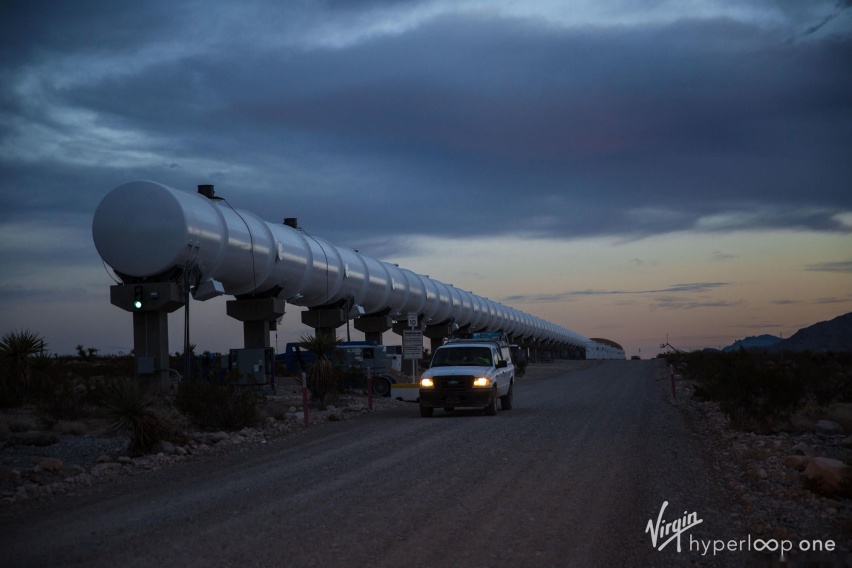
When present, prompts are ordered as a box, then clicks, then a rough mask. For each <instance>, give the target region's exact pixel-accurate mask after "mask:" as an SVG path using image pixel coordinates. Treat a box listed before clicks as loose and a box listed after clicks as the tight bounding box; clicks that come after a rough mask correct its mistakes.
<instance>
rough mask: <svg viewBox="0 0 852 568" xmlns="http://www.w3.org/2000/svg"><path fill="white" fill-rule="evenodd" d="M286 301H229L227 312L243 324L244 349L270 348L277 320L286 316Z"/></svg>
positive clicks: (250, 299)
mask: <svg viewBox="0 0 852 568" xmlns="http://www.w3.org/2000/svg"><path fill="white" fill-rule="evenodd" d="M284 307H285V303H284V300H279V299H278V298H242V299H237V300H228V302H227V303H226V304H225V310H226V312H227V314H228V315H229V316H231V317H232V318H234V319H235V320H238V321H241V322H243V347H245V348H246V349H265V348H267V347H269V346H270V341H269V332H270V331H271V330H272V329H274V326H275V320H277V319H278V318H280V317H281V316H283V315H284Z"/></svg>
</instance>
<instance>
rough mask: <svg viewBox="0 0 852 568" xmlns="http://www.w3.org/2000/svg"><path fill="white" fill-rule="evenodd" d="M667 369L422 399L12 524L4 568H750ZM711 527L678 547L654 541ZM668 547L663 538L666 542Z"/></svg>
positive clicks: (579, 374) (571, 371)
mask: <svg viewBox="0 0 852 568" xmlns="http://www.w3.org/2000/svg"><path fill="white" fill-rule="evenodd" d="M659 375H660V369H659V367H658V364H657V362H655V361H614V362H556V363H553V364H550V365H547V364H540V365H537V366H535V367H533V368H531V370H530V372H529V373H528V374H527V377H524V378H523V379H520V380H519V382H518V384H517V388H516V391H515V408H514V409H513V410H511V411H502V410H501V411H500V412H498V415H497V416H496V417H488V416H484V415H483V414H482V413H481V412H479V411H477V412H474V411H465V410H457V411H454V412H449V413H446V412H443V411H441V410H438V411H436V413H435V416H434V417H433V418H429V419H425V418H421V417H420V416H419V413H418V411H417V407H416V406H415V405H413V404H403V403H400V404H399V408H394V409H390V410H385V411H382V412H378V413H373V414H371V415H369V416H365V417H363V418H359V419H357V420H352V421H347V422H345V423H336V424H328V425H326V426H323V427H320V428H315V429H311V430H310V431H309V432H307V433H304V434H299V435H291V436H287V437H285V438H281V439H278V440H272V441H270V443H268V444H266V445H264V446H263V447H260V448H251V449H247V450H242V451H238V452H235V453H232V454H229V455H226V456H213V457H210V458H205V459H199V460H193V461H189V462H187V463H185V464H181V465H178V466H175V467H171V468H169V469H167V470H162V471H158V472H152V473H151V474H150V475H145V476H143V477H139V478H132V479H120V480H117V481H116V483H114V484H110V485H108V486H105V487H101V488H98V489H95V490H92V491H89V492H87V493H85V494H81V495H78V496H74V497H63V498H59V499H57V500H56V501H54V502H47V503H31V504H27V505H25V506H21V507H19V508H16V509H15V511H13V512H14V516H13V515H11V514H9V511H6V512H4V513H3V514H2V515H0V550H2V554H3V557H4V559H3V565H4V566H62V565H65V566H110V567H114V566H117V565H121V566H159V567H166V566H322V567H327V566H388V567H391V566H393V567H399V566H430V567H435V566H456V567H467V566H471V567H472V566H476V567H480V566H671V565H678V564H681V565H694V564H695V563H702V564H704V563H709V564H714V565H726V566H727V565H739V564H741V563H742V564H743V565H744V564H745V563H746V561H747V559H748V558H749V555H748V554H747V553H745V552H742V553H728V554H726V555H723V556H717V557H716V558H715V559H713V558H712V551H711V552H710V553H709V554H708V555H707V556H702V554H701V553H700V552H696V551H694V550H693V551H689V550H688V546H689V540H690V537H691V538H692V539H695V540H698V539H702V540H705V541H708V542H709V541H711V540H713V539H729V538H739V537H741V536H745V535H735V534H728V531H727V530H726V528H725V527H726V519H727V518H728V516H729V515H731V514H732V510H731V505H730V503H728V502H727V501H726V498H725V495H724V493H723V491H722V489H721V488H720V487H719V486H718V484H717V481H716V476H715V475H714V474H713V467H712V463H711V461H709V460H708V458H707V457H706V456H705V455H704V452H703V451H702V448H701V444H700V440H699V439H697V438H696V437H695V436H694V435H693V434H692V433H691V431H690V428H689V425H688V424H685V423H684V418H683V416H682V414H681V413H680V412H679V411H678V409H677V408H676V407H674V406H672V405H671V404H670V403H669V400H668V394H667V389H666V388H665V383H663V382H660V381H659V380H657V379H658V378H659ZM664 502H668V503H669V507H668V509H667V510H666V514H665V515H664V517H665V519H666V520H667V521H674V520H677V519H680V518H681V517H683V516H684V513H685V512H688V513H693V512H694V513H696V517H697V518H700V519H701V521H702V522H701V523H700V524H698V525H697V526H695V527H694V528H692V529H690V530H689V531H688V532H685V533H684V534H683V536H682V546H683V551H682V552H681V553H678V552H677V550H676V545H677V542H676V541H672V542H670V543H669V544H668V545H667V546H666V547H665V548H664V549H663V550H662V551H658V550H656V549H655V548H654V547H653V546H652V544H651V538H650V534H649V533H646V532H645V530H646V526H647V524H648V522H649V520H653V521H656V520H657V516H658V514H659V512H660V509H661V507H662V505H663V503H664ZM666 538H667V537H664V538H661V539H660V540H659V541H658V542H657V547H659V546H660V545H661V544H662V541H664V540H665V539H666Z"/></svg>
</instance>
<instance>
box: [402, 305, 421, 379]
mask: <svg viewBox="0 0 852 568" xmlns="http://www.w3.org/2000/svg"><path fill="white" fill-rule="evenodd" d="M419 323H420V322H419V321H418V317H417V312H409V313H408V325H409V327H411V329H404V330H403V331H402V357H403V358H404V359H411V380H412V381H413V382H415V383H416V382H417V361H419V360H420V359H422V358H423V330H422V329H415V328H416V327H417V326H418V324H419Z"/></svg>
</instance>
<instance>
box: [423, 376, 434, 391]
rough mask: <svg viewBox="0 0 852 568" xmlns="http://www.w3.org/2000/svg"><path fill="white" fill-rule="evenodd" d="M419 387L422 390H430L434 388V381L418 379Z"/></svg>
mask: <svg viewBox="0 0 852 568" xmlns="http://www.w3.org/2000/svg"><path fill="white" fill-rule="evenodd" d="M420 386H421V387H423V388H427V389H430V388H432V387H434V386H435V381H433V380H432V379H429V378H426V379H420Z"/></svg>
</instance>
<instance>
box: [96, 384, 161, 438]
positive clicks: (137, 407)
mask: <svg viewBox="0 0 852 568" xmlns="http://www.w3.org/2000/svg"><path fill="white" fill-rule="evenodd" d="M103 404H104V406H105V407H106V417H107V419H108V420H109V427H110V429H112V430H116V431H128V432H130V443H129V445H128V451H129V452H130V454H131V455H139V454H143V453H147V452H149V451H150V450H151V448H152V447H153V446H154V444H156V443H157V442H159V441H160V440H174V439H175V437H176V435H177V434H178V433H177V432H176V431H175V429H174V427H173V426H172V425H171V424H169V423H168V421H167V420H165V419H164V418H163V417H162V416H161V415H160V414H159V413H158V412H157V411H156V410H155V404H156V399H154V398H153V397H151V396H149V395H147V394H146V393H145V392H144V390H143V389H142V386H141V385H140V384H139V381H138V380H136V379H117V380H115V381H113V382H112V384H111V385H110V386H109V387H108V388H107V390H106V396H105V398H104V400H103Z"/></svg>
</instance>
